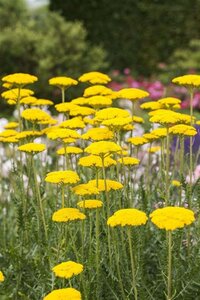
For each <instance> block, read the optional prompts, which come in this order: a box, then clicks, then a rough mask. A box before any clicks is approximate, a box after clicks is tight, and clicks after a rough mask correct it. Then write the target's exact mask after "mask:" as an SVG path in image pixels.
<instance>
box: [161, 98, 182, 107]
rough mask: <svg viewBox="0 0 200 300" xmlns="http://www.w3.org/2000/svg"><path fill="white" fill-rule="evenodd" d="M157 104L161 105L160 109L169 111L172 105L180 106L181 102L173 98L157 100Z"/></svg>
mask: <svg viewBox="0 0 200 300" xmlns="http://www.w3.org/2000/svg"><path fill="white" fill-rule="evenodd" d="M158 103H160V104H161V106H162V108H167V109H171V108H173V107H174V105H177V104H180V103H181V100H180V99H177V98H174V97H166V98H162V99H160V100H158Z"/></svg>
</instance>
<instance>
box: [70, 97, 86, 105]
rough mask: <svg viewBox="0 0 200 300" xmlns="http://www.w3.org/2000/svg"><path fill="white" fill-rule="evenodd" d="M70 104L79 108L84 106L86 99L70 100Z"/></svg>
mask: <svg viewBox="0 0 200 300" xmlns="http://www.w3.org/2000/svg"><path fill="white" fill-rule="evenodd" d="M70 103H71V104H74V105H80V106H82V105H83V106H84V105H86V99H85V98H84V97H78V98H75V99H72V100H71V102H70Z"/></svg>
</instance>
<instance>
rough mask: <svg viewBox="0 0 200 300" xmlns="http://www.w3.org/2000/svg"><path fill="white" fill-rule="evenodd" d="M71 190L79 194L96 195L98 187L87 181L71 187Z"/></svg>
mask: <svg viewBox="0 0 200 300" xmlns="http://www.w3.org/2000/svg"><path fill="white" fill-rule="evenodd" d="M72 191H73V192H74V193H75V194H76V195H79V196H87V195H98V194H99V189H98V188H97V187H96V186H94V185H92V184H89V183H83V184H79V185H77V186H75V187H73V188H72Z"/></svg>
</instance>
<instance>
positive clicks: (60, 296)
mask: <svg viewBox="0 0 200 300" xmlns="http://www.w3.org/2000/svg"><path fill="white" fill-rule="evenodd" d="M66 299H70V300H81V299H82V298H81V293H80V292H79V291H77V290H75V289H73V288H65V289H59V290H53V291H52V292H51V293H49V294H48V295H46V296H45V297H44V298H43V300H66Z"/></svg>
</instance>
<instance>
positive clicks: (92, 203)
mask: <svg viewBox="0 0 200 300" xmlns="http://www.w3.org/2000/svg"><path fill="white" fill-rule="evenodd" d="M77 206H78V207H79V208H87V209H94V208H100V207H102V206H103V202H102V201H100V200H96V199H93V200H92V199H89V200H83V201H79V202H78V203H77Z"/></svg>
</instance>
